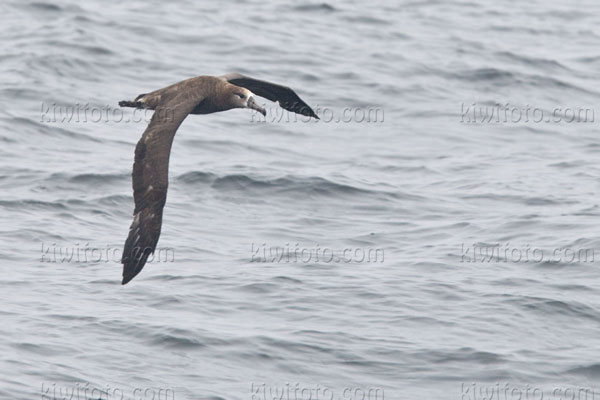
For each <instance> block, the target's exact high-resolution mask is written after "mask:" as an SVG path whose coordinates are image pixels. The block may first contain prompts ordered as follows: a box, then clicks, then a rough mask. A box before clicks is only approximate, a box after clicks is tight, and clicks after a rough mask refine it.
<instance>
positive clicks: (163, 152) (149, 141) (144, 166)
mask: <svg viewBox="0 0 600 400" xmlns="http://www.w3.org/2000/svg"><path fill="white" fill-rule="evenodd" d="M200 101H202V96H201V95H198V94H196V95H194V94H189V93H188V94H186V93H180V94H178V95H175V96H173V97H172V98H171V99H168V100H165V101H163V102H161V104H159V105H158V106H157V107H156V110H155V111H154V115H153V116H152V120H151V121H150V124H148V127H147V128H146V130H145V131H144V134H143V135H142V138H141V139H140V141H139V142H138V144H137V146H136V148H135V162H134V164H133V174H132V177H133V197H134V200H135V211H134V213H133V222H132V223H131V227H130V228H129V236H128V237H127V240H126V241H125V247H124V249H123V257H122V258H121V263H123V281H122V284H123V285H125V284H126V283H127V282H129V281H130V280H132V279H133V278H134V277H135V276H136V275H137V274H139V273H140V271H141V270H142V268H144V264H145V263H146V260H147V259H148V257H149V256H150V254H153V253H154V250H155V249H156V244H157V243H158V238H159V236H160V228H161V225H162V213H163V207H164V206H165V202H166V200H167V187H168V181H169V177H168V174H169V156H170V153H171V145H172V143H173V138H174V137H175V132H176V131H177V128H179V125H181V123H182V122H183V120H184V119H185V117H187V115H188V114H189V113H190V112H191V111H192V110H193V109H194V107H195V106H196V105H197V104H198V103H200Z"/></svg>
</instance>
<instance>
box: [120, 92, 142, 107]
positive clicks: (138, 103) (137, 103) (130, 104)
mask: <svg viewBox="0 0 600 400" xmlns="http://www.w3.org/2000/svg"><path fill="white" fill-rule="evenodd" d="M144 96H146V94H145V93H143V94H140V95H139V96H138V97H136V98H135V100H133V101H130V100H122V101H120V102H119V106H120V107H133V108H144V102H143V101H142V99H143V97H144Z"/></svg>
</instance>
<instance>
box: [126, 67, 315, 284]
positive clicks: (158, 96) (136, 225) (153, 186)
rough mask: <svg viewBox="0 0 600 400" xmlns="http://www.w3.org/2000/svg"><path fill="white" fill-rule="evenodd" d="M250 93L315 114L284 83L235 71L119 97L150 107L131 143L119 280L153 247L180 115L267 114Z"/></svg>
mask: <svg viewBox="0 0 600 400" xmlns="http://www.w3.org/2000/svg"><path fill="white" fill-rule="evenodd" d="M255 95H258V96H260V97H264V98H266V99H268V100H271V101H273V102H278V103H279V105H280V106H281V107H282V108H284V109H285V110H288V111H291V112H294V113H297V114H300V115H305V116H307V117H313V118H316V119H319V117H318V116H317V115H316V114H315V112H314V111H313V110H312V109H311V108H310V107H309V106H308V105H307V104H306V103H305V102H304V101H302V99H301V98H300V97H299V96H298V95H297V94H296V93H295V92H294V91H293V90H292V89H290V88H289V87H287V86H282V85H278V84H275V83H271V82H266V81H262V80H258V79H253V78H250V77H247V76H244V75H240V74H227V75H223V76H198V77H195V78H190V79H186V80H183V81H181V82H178V83H175V84H173V85H170V86H167V87H165V88H162V89H158V90H155V91H153V92H150V93H145V94H140V95H139V96H137V97H136V99H135V100H133V101H127V100H124V101H120V102H119V106H121V107H134V108H144V109H150V110H154V115H153V116H152V119H151V120H150V123H149V124H148V126H147V127H146V130H145V131H144V134H143V135H142V137H141V139H140V140H139V142H138V143H137V145H136V147H135V161H134V164H133V173H132V181H133V198H134V202H135V209H134V211H133V222H132V223H131V227H130V228H129V235H128V237H127V240H126V241H125V246H124V248H123V256H122V258H121V263H122V264H123V281H122V282H121V284H123V285H125V284H126V283H128V282H129V281H131V280H132V279H133V278H134V277H135V276H136V275H137V274H139V273H140V271H141V270H142V268H144V265H145V264H146V261H147V260H148V257H149V256H150V255H151V254H153V253H154V250H155V249H156V244H157V243H158V238H159V237H160V231H161V226H162V214H163V208H164V206H165V202H166V200H167V187H168V180H169V179H168V174H169V156H170V153H171V145H172V143H173V138H174V137H175V132H177V129H178V128H179V126H180V125H181V123H182V122H183V120H184V119H185V118H186V117H187V116H188V114H211V113H215V112H220V111H226V110H231V109H233V108H249V109H252V110H256V111H258V112H260V113H261V114H262V115H266V111H265V109H264V108H263V107H261V106H260V105H259V104H258V103H257V102H256V100H255V97H254V96H255Z"/></svg>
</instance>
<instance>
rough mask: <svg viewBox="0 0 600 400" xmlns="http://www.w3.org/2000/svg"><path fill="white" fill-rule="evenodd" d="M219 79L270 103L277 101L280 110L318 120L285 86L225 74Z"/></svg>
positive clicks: (238, 75) (298, 97)
mask: <svg viewBox="0 0 600 400" xmlns="http://www.w3.org/2000/svg"><path fill="white" fill-rule="evenodd" d="M221 78H223V79H225V80H226V81H228V82H229V83H231V84H234V85H237V86H241V87H245V88H246V89H248V90H250V91H251V92H252V93H254V94H256V95H258V96H261V97H264V98H266V99H269V100H271V101H277V102H279V105H280V106H281V107H282V108H284V109H286V110H288V111H292V112H295V113H297V114H301V115H306V116H308V117H314V118H316V119H319V117H317V114H315V112H314V111H313V110H312V108H310V107H309V106H308V104H306V103H305V102H304V101H303V100H302V99H301V98H300V96H298V95H297V94H296V92H294V91H293V90H292V89H290V88H289V87H287V86H282V85H278V84H276V83H271V82H267V81H261V80H258V79H254V78H249V77H247V76H244V75H240V74H227V75H223V76H221Z"/></svg>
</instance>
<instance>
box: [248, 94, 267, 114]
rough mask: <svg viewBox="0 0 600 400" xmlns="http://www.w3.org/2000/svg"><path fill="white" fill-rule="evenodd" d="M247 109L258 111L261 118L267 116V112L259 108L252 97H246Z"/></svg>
mask: <svg viewBox="0 0 600 400" xmlns="http://www.w3.org/2000/svg"><path fill="white" fill-rule="evenodd" d="M248 108H251V109H253V110H256V111H258V112H259V113H261V114H262V115H263V116H266V115H267V111H266V110H265V109H264V108H262V107H261V106H259V105H258V103H257V102H256V101H254V96H250V97H248Z"/></svg>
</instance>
